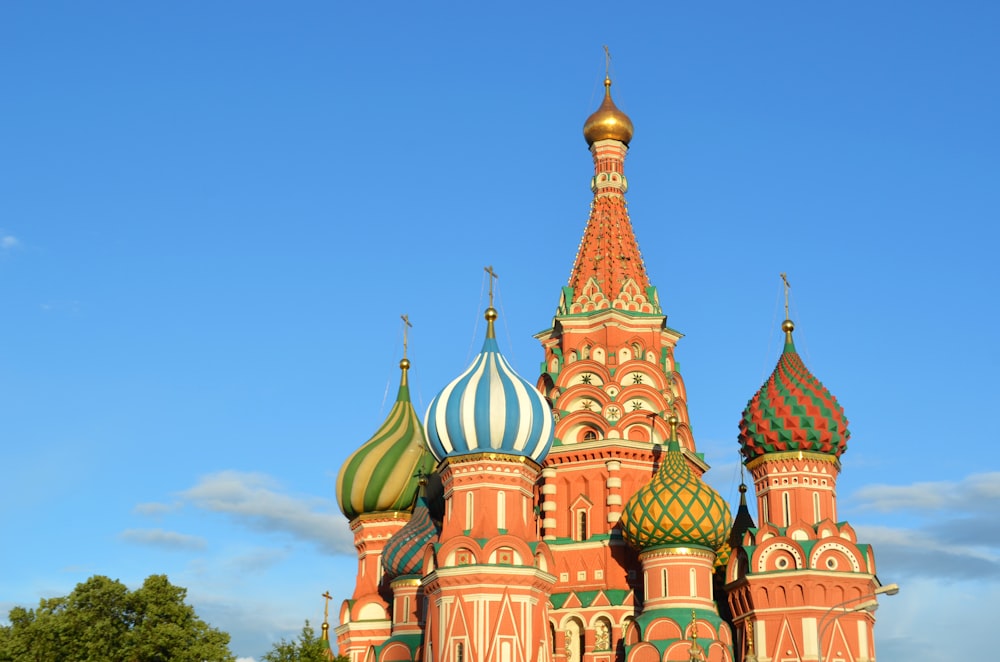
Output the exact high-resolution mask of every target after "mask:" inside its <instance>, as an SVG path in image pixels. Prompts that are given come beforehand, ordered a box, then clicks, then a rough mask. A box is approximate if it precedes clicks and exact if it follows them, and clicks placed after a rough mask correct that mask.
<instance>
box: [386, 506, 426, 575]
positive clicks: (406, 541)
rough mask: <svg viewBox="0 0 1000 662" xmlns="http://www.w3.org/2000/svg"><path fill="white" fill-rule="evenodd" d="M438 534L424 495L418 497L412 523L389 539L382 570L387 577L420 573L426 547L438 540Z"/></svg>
mask: <svg viewBox="0 0 1000 662" xmlns="http://www.w3.org/2000/svg"><path fill="white" fill-rule="evenodd" d="M438 533H439V532H438V529H437V526H436V525H435V524H434V520H433V519H431V513H430V509H429V508H428V507H427V501H426V500H424V497H423V495H419V496H417V503H416V505H414V506H413V516H412V517H410V521H409V522H407V523H406V525H404V526H403V528H401V529H400V530H399V531H396V533H394V534H393V535H392V537H391V538H389V541H388V542H387V543H386V545H385V548H384V549H383V550H382V568H383V569H384V570H385V573H386V575H388V576H389V577H402V576H403V575H415V574H417V573H418V572H420V565H421V562H422V561H423V551H424V547H426V546H427V543H429V542H431V541H433V540H434V539H435V538H437V536H438Z"/></svg>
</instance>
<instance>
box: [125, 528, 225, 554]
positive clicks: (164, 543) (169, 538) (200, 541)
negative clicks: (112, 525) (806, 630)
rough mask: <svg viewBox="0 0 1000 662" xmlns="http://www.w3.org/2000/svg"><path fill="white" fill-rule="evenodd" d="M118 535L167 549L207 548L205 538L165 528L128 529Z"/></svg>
mask: <svg viewBox="0 0 1000 662" xmlns="http://www.w3.org/2000/svg"><path fill="white" fill-rule="evenodd" d="M118 537H119V538H121V539H122V540H125V541H127V542H133V543H136V544H139V545H149V546H151V547H162V548H165V549H192V550H200V549H205V539H204V538H200V537H198V536H191V535H188V534H186V533H177V532H176V531H164V530H163V529H126V530H125V531H122V532H121V533H120V534H118Z"/></svg>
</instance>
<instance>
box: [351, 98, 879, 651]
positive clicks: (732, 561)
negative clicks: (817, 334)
mask: <svg viewBox="0 0 1000 662" xmlns="http://www.w3.org/2000/svg"><path fill="white" fill-rule="evenodd" d="M632 134H633V127H632V122H631V120H630V119H629V118H628V116H626V115H625V114H624V113H623V112H621V111H620V110H619V109H618V108H617V107H616V106H615V104H614V102H613V101H612V97H611V81H610V79H606V80H605V95H604V99H603V102H602V103H601V106H600V107H599V108H598V109H597V111H596V112H595V113H594V114H592V115H591V116H590V117H589V118H588V119H587V120H586V123H585V125H584V137H585V139H586V141H587V144H588V146H589V147H590V151H591V154H592V156H593V161H594V176H593V179H592V180H591V189H592V191H593V195H594V197H593V201H592V203H591V209H590V217H589V219H588V221H587V224H586V227H585V228H584V231H583V239H582V241H581V242H580V248H579V251H578V253H577V256H576V259H575V263H574V265H573V268H572V273H571V276H570V280H569V283H568V284H567V285H566V286H565V287H563V288H562V290H561V295H560V298H559V304H558V308H557V310H556V314H555V317H554V319H553V322H552V327H551V328H549V329H548V330H546V331H543V332H542V333H539V334H538V335H537V336H536V337H537V338H538V340H539V341H540V342H541V345H542V348H543V351H544V363H543V372H542V374H541V376H540V377H538V379H537V380H533V381H530V382H529V381H528V380H526V379H525V378H523V377H522V376H520V375H519V374H517V372H515V370H514V368H513V367H512V366H511V365H510V363H509V362H508V361H507V360H506V359H505V358H504V356H503V355H502V353H501V352H500V350H499V347H498V345H497V342H496V339H495V337H494V321H495V320H496V317H497V312H496V310H495V309H494V308H493V305H492V294H491V301H490V307H489V308H488V309H487V310H486V313H485V315H486V321H487V325H486V338H485V339H484V343H483V348H482V350H481V352H480V353H479V354H478V355H477V356H476V358H475V360H474V361H473V362H472V364H471V365H470V366H469V367H468V368H467V369H466V371H465V372H463V373H462V374H461V375H459V376H457V377H456V378H455V379H454V380H453V381H452V382H451V383H449V384H448V385H447V386H445V387H444V389H443V390H441V391H440V392H439V393H438V395H437V396H436V397H435V398H434V399H433V401H432V402H431V405H430V407H429V409H428V411H427V412H426V414H425V415H424V416H423V417H421V416H420V415H419V414H418V413H417V412H416V411H415V409H414V407H413V405H412V403H411V401H410V395H409V387H408V382H407V374H408V371H409V369H410V363H409V361H408V360H407V359H406V358H405V356H404V359H403V360H402V361H401V363H400V370H401V378H400V386H399V391H398V395H397V398H396V402H395V404H394V405H393V408H392V410H391V411H390V413H389V416H388V417H387V419H386V420H385V422H384V423H383V424H382V426H381V427H380V428H379V429H378V430H377V432H376V433H375V434H374V435H373V436H372V438H371V439H370V440H369V441H368V442H366V443H365V444H364V445H362V446H361V447H360V448H359V449H358V450H357V451H355V452H354V453H353V454H352V455H351V456H350V457H349V458H348V460H347V461H346V462H345V464H344V465H343V467H342V468H341V470H340V474H339V476H338V479H337V488H336V489H337V499H338V502H339V504H340V507H341V510H342V511H343V513H344V515H345V516H346V517H347V518H348V520H349V521H350V525H351V530H352V531H353V533H354V540H355V547H356V549H357V553H358V571H357V578H356V583H355V589H354V592H353V594H352V595H351V597H350V598H349V599H347V600H345V601H344V603H343V605H342V607H341V610H340V623H339V625H338V626H337V627H336V628H335V634H336V642H337V645H338V647H339V649H340V652H341V654H344V655H347V656H348V657H349V658H350V660H351V662H398V661H404V660H408V661H415V660H425V661H427V662H618V661H622V662H658V661H663V662H668V661H671V660H680V661H689V660H703V661H706V662H732V661H739V662H751V661H759V662H766V661H770V660H774V661H776V662H792V661H796V662H812V661H814V660H815V661H817V662H819V661H821V660H827V661H829V662H834V661H840V662H870V661H873V660H875V648H874V641H873V633H872V628H873V624H874V617H873V616H872V613H871V612H872V606H873V605H874V604H875V603H874V599H875V596H876V595H878V594H879V593H884V592H887V590H888V587H883V586H881V584H880V583H879V581H878V579H877V577H876V576H875V564H874V557H873V554H872V550H871V548H870V547H869V546H868V545H865V544H862V543H860V542H858V540H857V537H856V535H855V533H854V530H853V529H852V528H851V526H850V525H849V524H847V523H845V522H841V521H839V520H838V519H837V513H836V479H837V475H838V473H839V470H840V456H841V454H842V453H843V452H844V450H845V449H846V442H847V439H848V436H849V432H848V430H847V420H846V418H845V417H844V412H843V409H842V408H841V407H840V405H839V404H838V403H837V401H836V399H835V398H834V397H833V396H832V395H831V394H830V393H829V392H828V391H827V390H826V388H825V387H823V385H822V384H821V383H820V382H819V381H818V380H817V379H816V378H815V377H814V376H813V375H812V374H811V373H810V372H809V371H808V369H806V367H805V366H804V364H803V363H802V361H801V359H800V358H799V356H798V354H797V352H796V351H795V345H794V343H793V340H792V334H793V330H794V325H793V324H792V322H791V321H789V320H786V321H785V322H784V324H783V327H782V328H783V330H784V332H785V345H784V350H783V352H782V354H781V356H780V357H779V360H778V364H777V367H776V368H775V370H774V372H773V374H772V375H771V377H770V378H769V379H768V380H767V382H765V384H764V385H763V386H762V387H761V389H760V390H759V391H758V393H757V394H756V395H754V397H753V398H752V399H751V400H750V402H749V404H748V405H747V408H746V409H745V410H744V412H743V416H742V420H741V422H740V427H739V443H740V447H741V450H742V454H743V461H744V464H745V466H746V468H747V470H748V472H749V473H750V475H751V476H752V477H753V487H754V492H755V495H756V499H757V513H758V519H759V520H760V521H759V523H758V524H755V523H754V522H753V521H752V519H751V516H750V513H749V509H748V508H747V504H746V498H745V492H746V487H745V486H741V501H740V504H738V507H737V514H736V517H735V520H734V518H733V517H732V515H731V512H730V508H729V505H728V504H727V503H726V502H725V500H724V499H723V498H722V497H721V496H720V495H719V494H718V493H717V492H715V490H713V489H712V488H711V487H710V486H709V485H708V484H706V483H705V482H703V480H702V475H703V474H704V472H705V471H706V470H707V469H708V465H707V464H706V463H705V461H704V458H703V456H702V455H701V454H700V453H699V452H698V451H697V448H696V445H695V439H694V435H693V433H692V428H691V424H690V419H689V417H688V411H687V394H686V392H685V388H684V380H683V379H682V378H681V375H680V373H679V371H678V369H677V365H676V363H675V360H674V353H675V349H676V346H677V342H678V340H679V339H680V338H681V334H680V333H679V332H677V331H675V330H673V329H672V328H670V327H669V326H668V325H667V318H666V315H665V313H664V312H663V310H662V309H661V307H660V303H659V299H658V297H657V291H656V287H655V286H654V285H653V284H652V283H651V282H650V280H649V278H648V276H647V274H646V270H645V266H644V264H643V260H642V257H641V254H640V252H639V246H638V243H637V241H636V238H635V234H634V232H633V230H632V225H631V222H630V220H629V215H628V210H627V207H626V203H625V194H626V191H627V190H628V183H627V180H626V178H625V171H624V162H625V156H626V153H627V151H628V145H629V142H630V141H631V139H632ZM786 317H787V315H786Z"/></svg>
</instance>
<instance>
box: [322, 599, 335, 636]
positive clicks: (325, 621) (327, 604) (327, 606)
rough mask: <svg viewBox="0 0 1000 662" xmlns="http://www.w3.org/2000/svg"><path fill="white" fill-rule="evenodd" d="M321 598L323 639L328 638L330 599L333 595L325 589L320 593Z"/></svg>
mask: <svg viewBox="0 0 1000 662" xmlns="http://www.w3.org/2000/svg"><path fill="white" fill-rule="evenodd" d="M322 598H323V637H322V638H323V639H329V638H330V600H333V596H332V595H330V591H325V592H324V593H323V595H322Z"/></svg>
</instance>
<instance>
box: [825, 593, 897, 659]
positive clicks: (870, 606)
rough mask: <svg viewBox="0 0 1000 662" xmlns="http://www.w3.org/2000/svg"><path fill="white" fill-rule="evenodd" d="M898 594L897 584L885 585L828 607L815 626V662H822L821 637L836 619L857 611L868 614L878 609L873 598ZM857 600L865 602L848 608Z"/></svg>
mask: <svg viewBox="0 0 1000 662" xmlns="http://www.w3.org/2000/svg"><path fill="white" fill-rule="evenodd" d="M897 593H899V584H886V585H885V586H879V587H878V588H876V589H875V590H874V591H872V592H871V593H869V594H868V595H862V596H861V597H858V598H851V599H850V600H844V601H843V602H841V603H840V604H836V605H834V606H832V607H830V608H829V609H828V610H827V611H826V613H824V614H823V615H822V616H821V617H820V619H819V623H817V626H818V628H819V641H817V642H816V645H817V652H816V655H817V657H816V660H817V662H823V637H824V636H825V635H826V629H827V628H828V627H830V626H831V625H833V624H834V623H835V622H836V621H837V619H838V618H840V617H841V616H844V615H846V614H855V613H857V612H859V611H866V612H868V613H869V614H870V613H872V612H873V611H875V610H876V609H878V600H875V599H874V598H875V597H876V596H879V595H896V594H897ZM858 600H865V602H862V603H860V604H856V605H853V606H851V607H848V606H847V605H849V604H851V603H852V602H856V601H858Z"/></svg>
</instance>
